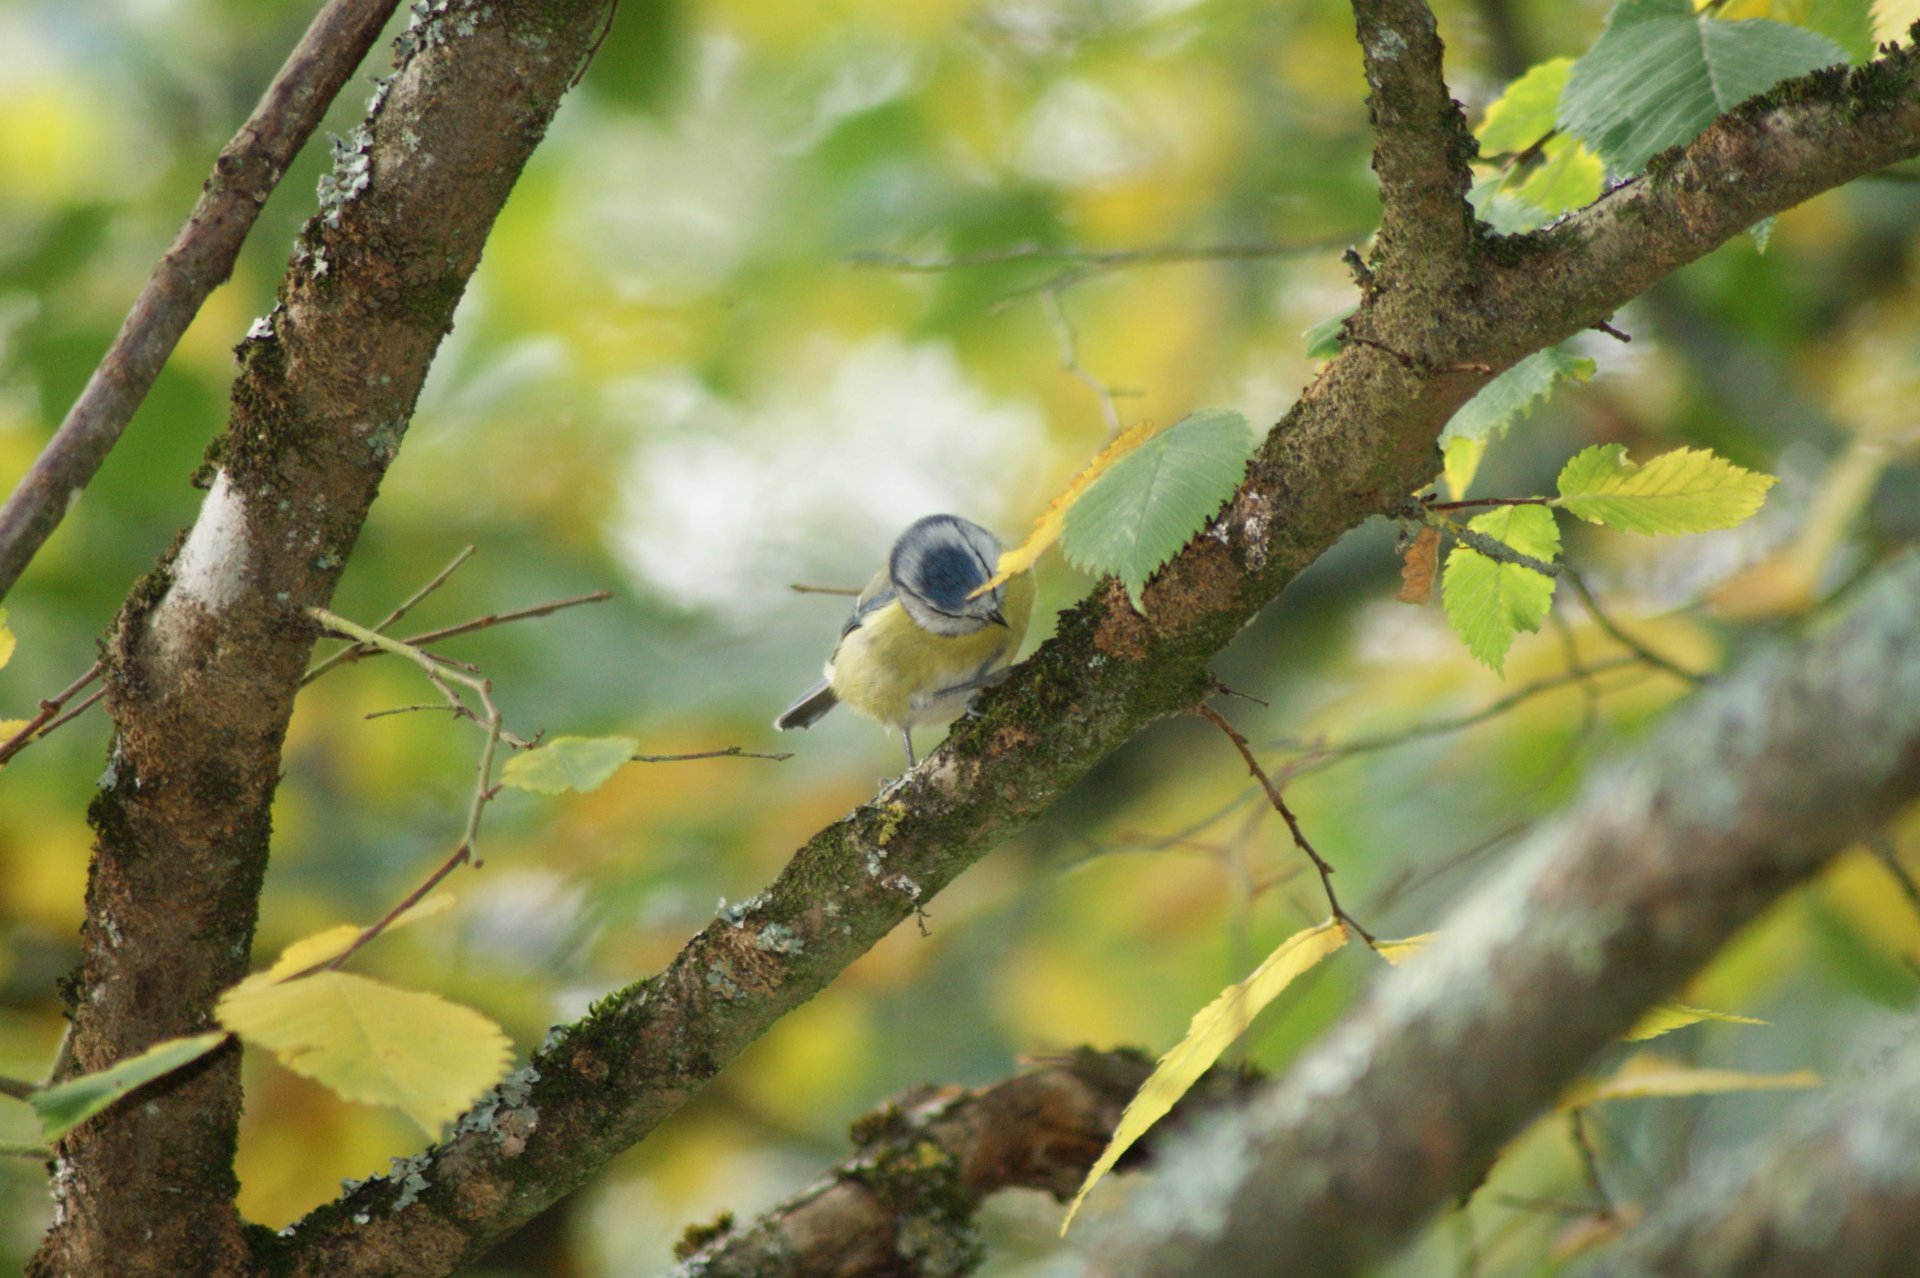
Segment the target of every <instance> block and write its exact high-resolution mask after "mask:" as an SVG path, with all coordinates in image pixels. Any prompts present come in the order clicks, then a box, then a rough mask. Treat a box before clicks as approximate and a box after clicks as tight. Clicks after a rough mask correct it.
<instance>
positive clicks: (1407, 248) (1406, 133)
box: [1353, 0, 1477, 349]
mask: <svg viewBox="0 0 1920 1278" xmlns="http://www.w3.org/2000/svg"><path fill="white" fill-rule="evenodd" d="M1353 17H1354V25H1355V27H1356V29H1357V32H1358V36H1359V40H1360V55H1361V60H1362V63H1363V65H1364V67H1365V70H1366V76H1367V87H1368V88H1369V89H1371V90H1372V92H1371V93H1369V94H1368V96H1367V109H1368V115H1369V118H1370V119H1371V120H1372V122H1373V127H1374V133H1375V135H1376V141H1375V143H1374V148H1373V171H1374V173H1375V174H1376V175H1377V176H1378V177H1379V179H1380V205H1381V208H1380V233H1379V238H1378V239H1377V240H1376V241H1375V245H1374V253H1373V263H1374V268H1375V270H1376V273H1377V275H1378V276H1379V277H1381V283H1382V284H1383V285H1386V286H1388V287H1393V286H1397V285H1399V284H1401V283H1403V282H1411V281H1412V280H1414V279H1427V280H1436V281H1440V280H1457V279H1458V278H1460V277H1462V276H1463V275H1464V274H1465V272H1466V270H1467V267H1468V250H1469V247H1470V245H1471V244H1472V239H1473V212H1472V210H1471V209H1469V208H1468V206H1467V187H1468V185H1469V184H1470V182H1471V175H1470V173H1469V172H1468V169H1467V164H1468V161H1470V160H1472V158H1473V157H1474V155H1475V154H1476V151H1477V148H1476V146H1475V144H1474V141H1473V136H1472V134H1471V133H1469V132H1468V130H1467V122H1466V117H1465V116H1464V115H1462V114H1461V111H1460V104H1459V103H1457V102H1455V101H1454V100H1453V97H1452V95H1451V94H1450V93H1449V92H1448V91H1447V82H1446V78H1445V76H1444V74H1443V71H1442V67H1441V45H1440V32H1439V29H1438V28H1437V26H1436V25H1435V23H1434V19H1433V10H1431V9H1429V8H1428V7H1427V5H1426V0H1353ZM1402 349H1406V348H1404V347H1403V348H1402ZM1416 349H1417V348H1416Z"/></svg>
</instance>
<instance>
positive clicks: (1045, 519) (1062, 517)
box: [968, 422, 1160, 598]
mask: <svg viewBox="0 0 1920 1278" xmlns="http://www.w3.org/2000/svg"><path fill="white" fill-rule="evenodd" d="M1159 433H1160V428H1159V427H1158V426H1156V425H1154V424H1153V423H1152V422H1141V423H1140V424H1139V425H1138V426H1135V427H1134V428H1133V429H1131V430H1128V431H1123V432H1122V433H1121V434H1119V435H1116V436H1115V437H1114V439H1113V441H1112V442H1111V443H1109V444H1108V445H1107V446H1106V447H1105V448H1103V449H1101V450H1100V451H1099V452H1098V453H1097V454H1095V455H1094V459H1093V460H1092V461H1090V462H1088V463H1087V468H1086V469H1085V470H1083V471H1081V472H1080V473H1079V474H1078V475H1075V476H1074V477H1073V482H1072V483H1070V484H1068V485H1067V486H1066V487H1065V488H1063V489H1061V491H1060V495H1059V496H1058V497H1055V498H1054V499H1053V501H1052V502H1051V503H1050V504H1049V505H1048V506H1047V508H1046V510H1045V511H1043V512H1042V513H1041V515H1040V518H1038V519H1036V520H1034V521H1033V531H1032V532H1031V533H1029V534H1028V535H1027V539H1026V540H1025V541H1023V542H1021V543H1020V544H1019V545H1018V546H1015V547H1014V548H1013V549H1011V550H1003V551H1001V552H1000V562H999V563H998V564H997V565H995V566H996V567H997V568H998V571H997V572H995V573H994V574H993V576H992V577H990V578H988V579H987V581H986V583H985V584H984V585H982V586H981V587H980V588H979V589H978V590H976V591H974V592H973V594H972V595H970V596H968V597H969V598H977V597H979V596H980V595H984V594H986V593H987V592H988V591H989V590H992V589H993V588H994V587H996V586H1003V585H1005V584H1006V583H1007V580H1008V578H1010V577H1012V576H1014V575H1015V574H1016V573H1023V572H1025V571H1026V570H1027V569H1029V568H1031V567H1033V566H1034V564H1036V563H1038V562H1039V561H1040V556H1042V555H1044V554H1046V553H1047V547H1049V546H1051V545H1053V543H1054V542H1056V541H1059V540H1060V531H1061V529H1063V528H1065V527H1066V522H1067V510H1068V508H1069V507H1071V506H1072V505H1073V503H1074V502H1076V501H1079V500H1080V494H1082V493H1084V492H1086V491H1087V487H1088V485H1090V484H1092V483H1093V481H1094V480H1096V479H1098V478H1100V476H1101V475H1102V474H1104V473H1105V472H1106V469H1107V468H1108V467H1109V466H1111V465H1113V464H1114V463H1115V462H1117V461H1119V460H1120V459H1121V458H1122V457H1125V456H1126V455H1127V454H1128V453H1130V452H1132V451H1133V450H1134V449H1136V448H1138V447H1140V445H1142V444H1144V443H1146V442H1147V441H1148V440H1149V439H1152V438H1153V437H1154V436H1155V435H1157V434H1159Z"/></svg>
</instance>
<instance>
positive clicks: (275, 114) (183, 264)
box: [0, 0, 399, 598]
mask: <svg viewBox="0 0 1920 1278" xmlns="http://www.w3.org/2000/svg"><path fill="white" fill-rule="evenodd" d="M397 7H399V0H328V3H327V6H326V7H325V8H324V9H322V10H321V11H320V13H319V14H318V15H317V16H316V17H315V18H314V20H313V25H312V26H310V27H308V28H307V33H306V35H304V36H302V37H301V39H300V43H299V44H298V45H296V46H294V50H293V52H292V53H291V54H289V55H287V61H286V64H285V65H283V66H282V67H281V68H280V73H279V74H278V75H276V76H274V78H273V83H271V84H269V85H268V86H267V91H266V93H265V95H263V96H262V97H261V99H260V104H259V105H258V106H256V107H254V109H253V114H252V115H250V116H248V117H247V122H246V123H245V124H243V125H241V126H240V131H239V132H238V133H236V134H234V135H233V140H232V141H231V142H228V143H227V145H226V149H225V150H223V151H221V152H220V157H219V158H218V159H217V160H215V161H214V164H213V173H212V175H211V176H209V177H208V178H207V182H206V188H205V190H204V191H203V193H202V194H201V196H200V202H199V203H198V204H196V205H194V208H193V212H192V213H191V214H189V215H188V217H187V222H186V225H185V226H182V227H181V228H180V233H179V235H177V236H175V237H174V241H173V245H172V247H170V248H169V249H168V250H167V252H166V256H164V257H162V258H161V259H160V264H159V265H158V266H156V267H154V269H153V274H152V275H151V276H150V277H149V278H148V280H147V282H146V285H145V286H144V287H143V288H141V290H140V296H139V297H137V298H135V299H134V303H133V309H132V310H130V311H128V312H127V318H126V320H125V321H124V322H123V323H122V324H121V326H120V333H119V335H118V336H117V337H115V338H114V339H113V345H112V346H111V347H110V348H108V350H107V353H106V356H105V357H104V358H102V359H101V361H100V367H98V368H97V369H95V370H94V373H93V376H92V377H90V378H88V379H87V385H86V388H85V389H84V390H82V391H81V392H80V398H79V399H77V400H75V401H74V405H73V407H72V408H70V409H68V410H67V417H66V420H65V421H63V422H61V423H60V429H59V430H58V431H56V432H55V433H54V436H53V439H52V440H51V441H49V442H48V444H47V446H46V448H45V449H44V450H43V451H42V452H41V454H40V456H39V457H38V458H36V459H35V461H34V463H33V466H32V468H31V469H30V470H28V471H27V473H26V476H25V478H23V479H21V481H20V486H19V487H18V488H16V489H15V490H14V493H13V496H11V497H9V498H8V499H7V504H6V505H5V506H4V507H0V598H5V597H6V594H7V592H8V591H9V590H11V589H13V583H14V582H16V581H18V580H19V579H20V574H21V573H23V572H25V571H26V568H27V565H28V564H29V563H30V562H32V560H33V557H34V555H35V554H36V553H38V551H39V549H40V547H41V544H42V543H44V542H45V541H46V539H47V538H48V537H49V536H51V535H52V533H53V530H54V529H55V528H57V527H59V524H60V519H61V517H62V516H63V515H65V514H66V512H67V507H68V505H69V504H70V503H71V502H72V501H73V499H74V498H75V497H77V496H79V495H80V491H81V490H82V489H84V488H85V487H86V486H87V482H88V481H89V480H91V479H92V478H93V475H94V472H95V471H97V470H99V469H100V463H101V462H103V461H105V460H106V459H107V454H108V453H109V452H111V451H112V450H113V446H114V445H115V444H116V443H118V442H119V440H120V432H121V431H123V430H125V429H126V427H127V423H128V422H129V421H131V420H132V419H133V414H134V411H135V410H136V409H138V408H139V407H140V401H141V400H143V399H145V398H146V397H147V392H148V391H149V390H151V389H152V387H153V382H154V379H155V378H156V377H158V376H159V375H160V369H161V366H162V365H164V364H165V363H166V362H167V357H168V356H170V355H171V354H173V348H174V346H175V344H176V343H178V342H179V340H180V335H181V334H182V333H184V332H186V331H187V326H188V325H189V324H191V323H193V317H194V316H195V315H197V314H199V313H200V304H201V303H202V302H204V301H206V300H207V295H208V294H209V293H211V292H213V290H214V289H216V288H218V287H219V286H220V285H221V284H222V283H224V282H225V281H226V278H227V276H228V275H230V274H232V272H233V263H234V261H235V259H237V258H238V257H239V256H240V246H241V244H242V243H244V242H245V241H246V238H247V232H248V231H251V230H252V229H253V223H254V219H255V218H257V217H259V216H260V209H261V207H262V206H263V205H265V204H266V202H267V196H268V195H270V194H271V193H272V192H273V188H274V187H275V186H276V185H278V184H279V182H280V177H281V175H282V174H283V173H285V172H286V171H287V166H288V165H289V164H291V163H292V162H293V157H294V156H295V155H296V154H298V153H299V150H300V148H301V147H302V146H304V145H306V141H307V139H308V138H309V137H311V136H312V135H313V131H314V129H316V128H318V127H319V125H320V120H321V118H322V117H323V116H325V115H326V113H327V108H328V107H329V106H331V105H332V103H333V99H334V97H335V95H337V94H338V93H339V92H340V90H341V88H342V87H344V86H345V84H346V82H347V79H348V78H349V77H350V76H352V75H353V70H354V68H355V67H357V66H359V65H360V63H361V61H362V60H363V59H364V58H365V57H366V56H367V50H369V49H371V48H372V47H373V42H374V41H375V40H376V39H378V38H379V35H380V28H381V27H383V26H384V25H386V21H387V19H388V18H390V17H392V16H393V11H394V9H396V8H397Z"/></svg>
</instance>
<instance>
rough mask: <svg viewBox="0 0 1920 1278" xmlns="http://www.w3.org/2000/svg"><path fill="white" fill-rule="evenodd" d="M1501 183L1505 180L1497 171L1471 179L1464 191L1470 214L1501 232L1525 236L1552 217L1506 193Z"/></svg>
mask: <svg viewBox="0 0 1920 1278" xmlns="http://www.w3.org/2000/svg"><path fill="white" fill-rule="evenodd" d="M1505 185H1506V179H1505V178H1504V177H1502V176H1500V175H1499V174H1498V173H1496V174H1494V175H1493V176H1492V177H1489V178H1482V179H1481V180H1480V181H1478V182H1475V183H1474V184H1473V186H1472V187H1471V188H1470V189H1469V190H1468V191H1467V203H1469V204H1471V205H1473V215H1474V216H1475V217H1477V218H1479V219H1480V220H1481V221H1482V222H1485V223H1486V224H1487V225H1488V226H1490V227H1492V228H1493V229H1494V230H1496V231H1498V232H1499V233H1500V234H1502V235H1525V234H1526V233H1527V232H1528V231H1531V230H1534V229H1536V228H1538V227H1542V226H1545V225H1546V224H1547V223H1548V222H1551V221H1552V220H1553V216H1552V215H1551V214H1549V213H1548V212H1547V211H1546V210H1545V209H1542V208H1536V207H1535V206H1534V205H1532V204H1529V203H1527V201H1525V200H1523V199H1521V198H1520V197H1518V196H1515V195H1508V194H1507V193H1506V192H1505V191H1504V190H1502V189H1501V188H1502V187H1504V186H1505Z"/></svg>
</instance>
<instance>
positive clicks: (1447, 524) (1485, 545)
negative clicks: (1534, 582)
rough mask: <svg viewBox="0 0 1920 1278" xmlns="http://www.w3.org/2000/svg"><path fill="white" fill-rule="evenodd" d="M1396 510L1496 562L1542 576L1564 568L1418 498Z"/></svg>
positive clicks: (1555, 574)
mask: <svg viewBox="0 0 1920 1278" xmlns="http://www.w3.org/2000/svg"><path fill="white" fill-rule="evenodd" d="M1393 513H1394V514H1395V515H1397V516H1398V517H1400V518H1402V519H1408V518H1411V519H1417V520H1419V521H1421V522H1422V523H1425V524H1427V525H1428V526H1429V527H1433V528H1438V529H1439V530H1440V531H1441V532H1443V533H1445V534H1447V536H1449V537H1452V538H1453V539H1454V540H1455V541H1458V542H1459V543H1460V544H1461V545H1463V546H1466V547H1468V548H1469V549H1471V550H1477V551H1479V552H1480V553H1481V554H1483V555H1485V556H1486V557H1487V558H1489V559H1491V560H1493V561H1494V562H1495V563H1501V564H1512V565H1514V566H1515V567H1517V568H1528V569H1531V570H1532V571H1534V572H1537V573H1539V574H1540V575H1541V576H1543V577H1558V576H1559V575H1560V573H1561V571H1562V568H1563V565H1561V564H1550V563H1548V562H1547V561H1546V560H1544V559H1536V558H1534V557H1533V556H1532V555H1529V554H1526V553H1525V552H1523V551H1519V550H1515V549H1514V548H1513V547H1512V546H1509V545H1508V544H1507V543H1506V542H1504V541H1501V540H1500V539H1499V538H1497V537H1489V536H1487V534H1485V533H1483V532H1479V531H1477V530H1475V529H1472V528H1469V527H1467V526H1466V525H1465V524H1463V523H1461V522H1460V521H1459V520H1457V519H1448V518H1447V517H1446V516H1445V515H1441V514H1436V513H1435V512H1434V511H1433V510H1432V509H1431V508H1429V507H1427V506H1424V505H1422V504H1420V503H1418V502H1410V503H1408V504H1407V505H1405V506H1402V507H1401V508H1400V509H1398V510H1396V511H1394V512H1393Z"/></svg>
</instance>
